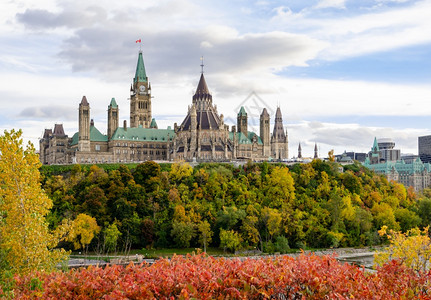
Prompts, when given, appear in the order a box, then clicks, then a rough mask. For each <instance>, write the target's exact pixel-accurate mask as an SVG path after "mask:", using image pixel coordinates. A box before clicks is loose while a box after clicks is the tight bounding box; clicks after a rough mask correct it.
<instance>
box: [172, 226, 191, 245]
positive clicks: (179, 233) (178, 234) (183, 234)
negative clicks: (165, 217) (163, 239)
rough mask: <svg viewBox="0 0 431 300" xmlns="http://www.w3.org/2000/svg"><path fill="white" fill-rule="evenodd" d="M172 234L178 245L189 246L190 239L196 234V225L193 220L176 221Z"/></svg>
mask: <svg viewBox="0 0 431 300" xmlns="http://www.w3.org/2000/svg"><path fill="white" fill-rule="evenodd" d="M171 235H172V238H173V239H174V241H175V243H176V244H177V246H178V247H181V248H189V247H190V241H191V240H192V238H193V237H194V235H195V230H194V226H193V224H192V223H191V222H177V221H174V222H173V223H172V231H171Z"/></svg>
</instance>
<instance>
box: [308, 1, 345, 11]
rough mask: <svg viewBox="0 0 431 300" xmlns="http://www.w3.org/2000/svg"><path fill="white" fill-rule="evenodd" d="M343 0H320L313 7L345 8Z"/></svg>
mask: <svg viewBox="0 0 431 300" xmlns="http://www.w3.org/2000/svg"><path fill="white" fill-rule="evenodd" d="M345 1H346V0H321V1H319V3H317V4H316V5H315V7H314V8H316V9H321V8H339V9H345V8H346V6H345Z"/></svg>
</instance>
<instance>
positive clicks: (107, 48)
mask: <svg viewBox="0 0 431 300" xmlns="http://www.w3.org/2000/svg"><path fill="white" fill-rule="evenodd" d="M430 30H431V0H417V1H415V0H361V1H357V0H356V1H353V0H311V1H303V0H291V1H270V0H268V1H265V0H261V1H245V0H230V1H228V0H218V1H205V0H204V1H202V0H199V1H198V0H175V1H169V0H159V1H135V0H133V1H131V0H122V1H105V0H85V1H81V0H72V1H68V0H65V1H56V0H38V1H33V0H16V1H13V0H4V1H1V2H0V45H1V47H0V105H1V108H2V109H0V130H1V132H3V131H4V130H11V129H12V128H14V129H22V130H23V136H24V138H25V140H26V141H27V140H29V141H31V142H32V143H33V144H35V147H36V149H38V147H39V141H38V140H39V138H41V137H42V134H43V131H44V129H46V128H54V124H56V123H59V124H60V123H61V124H63V126H64V129H65V132H66V134H68V135H69V136H72V135H73V134H74V133H75V132H76V131H77V130H78V105H79V102H80V101H81V99H82V97H83V96H84V95H85V96H86V97H87V100H88V102H89V103H90V107H91V117H92V118H93V119H94V122H95V125H96V127H97V128H98V129H99V130H100V131H101V132H103V133H106V127H107V124H106V123H107V107H108V105H109V103H110V101H111V98H113V97H114V98H115V99H116V101H117V103H118V105H119V108H120V124H122V121H121V120H127V122H128V123H129V112H130V110H129V100H128V98H129V97H130V92H129V91H130V84H131V82H132V78H133V76H134V73H135V68H136V63H137V58H138V52H139V50H140V49H142V51H143V55H144V61H145V67H146V72H147V76H148V78H149V80H150V82H151V87H152V95H153V97H154V98H153V99H152V108H153V117H154V118H156V121H157V123H158V126H159V128H167V126H173V124H174V123H175V122H176V123H178V124H181V122H182V120H183V119H184V117H185V116H186V114H187V108H188V105H190V104H191V102H192V95H193V94H194V91H195V89H196V87H197V84H198V81H199V76H200V72H201V66H200V65H201V64H202V61H201V57H202V56H203V57H204V59H203V64H204V74H205V78H206V82H207V84H208V87H209V90H210V92H211V93H212V95H213V103H214V104H216V105H217V110H218V112H219V113H222V114H223V115H224V119H225V123H227V124H229V125H235V123H236V114H237V113H238V111H239V109H240V107H241V106H244V107H245V109H246V111H247V112H248V115H249V128H251V129H253V130H254V131H256V132H259V124H258V120H259V114H260V112H261V111H262V109H263V108H264V107H266V108H267V109H268V111H269V113H270V114H271V122H273V121H274V117H275V111H276V108H277V106H279V107H280V109H281V111H282V114H283V122H284V126H285V128H286V130H287V131H288V136H289V153H290V154H289V156H290V157H294V156H297V148H298V144H299V143H301V147H302V155H303V156H312V155H313V149H314V145H315V143H316V144H317V145H318V149H319V155H320V156H321V157H325V156H327V153H328V151H329V150H331V149H334V151H335V153H336V154H340V153H342V152H344V151H355V152H368V151H369V150H370V148H371V146H372V144H373V140H374V137H377V138H378V139H379V138H392V139H393V140H394V142H395V143H396V148H397V149H401V152H402V153H413V154H417V138H418V136H423V135H429V134H431V124H430V122H429V121H430V119H431V105H430V104H429V103H430V101H431V34H430ZM138 39H141V41H142V43H136V40H138ZM271 130H272V128H271Z"/></svg>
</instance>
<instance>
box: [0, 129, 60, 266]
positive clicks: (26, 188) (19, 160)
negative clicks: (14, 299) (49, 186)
mask: <svg viewBox="0 0 431 300" xmlns="http://www.w3.org/2000/svg"><path fill="white" fill-rule="evenodd" d="M21 135H22V132H21V130H20V131H15V130H11V131H10V132H8V131H5V132H4V135H2V136H0V251H2V252H3V253H5V257H4V259H5V262H6V264H7V265H8V267H9V268H11V270H12V271H13V272H22V273H26V272H30V271H32V270H50V269H52V268H53V267H55V265H56V264H57V263H59V262H60V261H62V260H63V259H66V258H67V253H66V252H65V251H64V250H63V249H54V247H55V246H57V244H58V242H59V241H60V240H61V239H62V238H64V236H65V232H66V231H65V230H66V228H65V227H61V228H59V230H58V232H57V234H56V233H52V232H50V231H49V229H48V223H47V222H46V220H45V216H46V215H47V213H48V212H49V209H50V208H51V207H52V201H51V200H50V199H49V198H48V196H47V195H46V194H45V192H44V191H43V190H42V188H41V185H40V182H39V179H40V178H39V177H40V173H39V167H40V165H41V164H40V161H39V157H38V155H37V154H36V153H35V150H34V147H33V145H32V144H31V143H29V144H28V145H27V146H26V147H24V146H23V140H22V138H21ZM60 235H61V237H60Z"/></svg>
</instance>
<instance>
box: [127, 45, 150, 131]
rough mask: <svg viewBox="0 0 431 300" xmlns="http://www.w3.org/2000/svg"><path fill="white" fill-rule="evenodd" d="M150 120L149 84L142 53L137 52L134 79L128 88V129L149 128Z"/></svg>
mask: <svg viewBox="0 0 431 300" xmlns="http://www.w3.org/2000/svg"><path fill="white" fill-rule="evenodd" d="M151 120H152V117H151V84H150V83H149V82H148V77H147V74H146V73H145V65H144V59H143V57H142V51H139V56H138V64H137V66H136V73H135V78H133V83H132V86H131V87H130V127H139V126H140V125H142V127H144V128H150V124H151Z"/></svg>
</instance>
